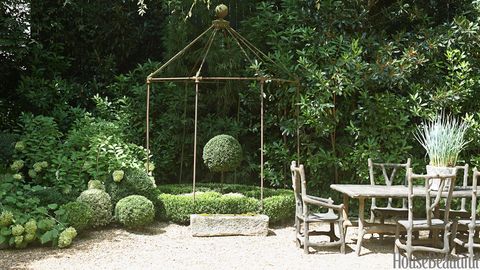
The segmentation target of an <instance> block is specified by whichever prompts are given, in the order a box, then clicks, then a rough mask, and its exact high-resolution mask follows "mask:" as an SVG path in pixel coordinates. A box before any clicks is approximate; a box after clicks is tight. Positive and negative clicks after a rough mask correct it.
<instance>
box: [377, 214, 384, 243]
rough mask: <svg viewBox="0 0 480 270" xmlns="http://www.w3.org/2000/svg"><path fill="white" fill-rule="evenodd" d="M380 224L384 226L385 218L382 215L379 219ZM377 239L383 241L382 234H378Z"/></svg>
mask: <svg viewBox="0 0 480 270" xmlns="http://www.w3.org/2000/svg"><path fill="white" fill-rule="evenodd" d="M380 224H382V225H384V224H385V216H383V215H382V216H381V217H380ZM378 237H379V238H380V240H383V233H379V234H378Z"/></svg>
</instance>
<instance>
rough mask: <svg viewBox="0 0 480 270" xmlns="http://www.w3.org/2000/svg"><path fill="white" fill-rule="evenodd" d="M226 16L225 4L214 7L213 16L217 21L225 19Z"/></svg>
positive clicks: (226, 8)
mask: <svg viewBox="0 0 480 270" xmlns="http://www.w3.org/2000/svg"><path fill="white" fill-rule="evenodd" d="M227 15H228V7H227V6H226V5H225V4H220V5H218V6H217V7H215V16H216V17H217V19H225V17H227Z"/></svg>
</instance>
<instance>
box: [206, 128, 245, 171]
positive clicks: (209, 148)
mask: <svg viewBox="0 0 480 270" xmlns="http://www.w3.org/2000/svg"><path fill="white" fill-rule="evenodd" d="M203 161H204V162H205V165H207V167H208V169H210V170H211V171H212V172H228V171H233V170H235V169H236V168H237V167H238V166H239V165H240V162H241V161H242V146H241V145H240V143H239V142H238V141H237V140H236V139H235V138H233V137H232V136H230V135H225V134H222V135H217V136H215V137H213V138H212V139H210V141H208V142H207V144H205V147H204V148H203Z"/></svg>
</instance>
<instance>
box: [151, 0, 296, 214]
mask: <svg viewBox="0 0 480 270" xmlns="http://www.w3.org/2000/svg"><path fill="white" fill-rule="evenodd" d="M220 6H221V5H220ZM223 7H224V8H225V9H227V8H226V6H223ZM215 11H216V13H217V18H218V19H216V20H214V21H213V22H212V25H211V26H210V27H209V28H208V29H207V30H205V31H204V32H203V33H201V34H200V35H199V36H197V37H196V38H195V39H194V40H192V41H191V42H190V43H189V44H188V45H187V46H185V47H184V48H183V49H182V50H180V51H179V52H178V53H177V54H175V55H174V56H173V57H172V58H170V59H169V60H168V61H167V62H165V63H164V64H163V65H162V66H161V67H160V68H158V69H157V70H155V71H154V72H152V73H151V74H150V75H148V76H147V79H146V83H147V100H146V148H147V171H148V169H149V168H150V167H149V166H150V164H149V163H150V90H151V84H153V83H159V82H194V83H195V120H194V122H195V124H194V125H195V127H194V142H193V183H192V185H193V186H192V193H193V200H194V202H195V185H196V164H197V122H198V95H199V84H200V82H202V81H257V82H259V84H260V201H261V207H262V208H263V188H264V85H265V83H268V82H277V83H288V84H294V85H295V86H296V88H297V91H296V92H297V97H298V94H299V87H298V86H299V82H298V80H291V79H281V78H274V77H267V76H257V77H202V76H200V73H201V71H202V67H203V65H204V63H205V60H206V58H207V55H208V53H209V51H210V47H211V45H212V43H213V40H214V38H215V36H216V34H217V32H219V31H224V33H226V34H228V35H230V36H231V37H232V38H233V40H235V43H236V44H237V46H238V47H239V48H240V50H241V51H242V53H243V54H244V55H245V57H246V59H247V60H248V61H249V62H250V63H251V64H253V63H254V60H253V59H252V58H251V57H249V55H248V54H247V51H248V52H250V53H252V54H253V56H254V57H255V60H260V61H262V62H269V63H270V64H274V65H276V66H277V67H280V68H282V69H284V70H286V71H287V73H289V72H288V70H287V69H286V68H285V67H284V66H280V65H278V64H277V63H275V62H274V61H273V60H272V59H271V58H270V57H268V56H267V55H266V54H264V53H263V52H262V51H261V50H259V49H258V48H256V47H255V46H254V45H253V44H252V43H250V42H249V41H248V40H247V39H246V38H244V37H243V36H241V35H240V34H239V33H238V32H237V31H235V30H234V29H233V28H232V27H230V23H229V22H228V21H226V20H224V17H225V16H226V15H227V12H226V11H225V10H223V11H224V12H218V7H217V9H216V10H215ZM209 32H211V34H210V36H209V38H208V41H207V43H206V45H205V47H204V51H205V54H204V55H203V57H202V60H201V64H200V66H199V68H198V70H197V72H196V73H195V75H194V76H186V77H156V75H157V74H159V73H160V72H161V71H163V70H164V69H165V68H166V67H167V66H168V65H170V64H171V63H172V62H173V61H175V60H176V59H178V58H180V56H182V55H183V54H184V53H185V52H186V51H187V50H188V49H189V48H190V47H192V45H194V44H195V43H197V42H198V41H199V40H200V39H201V38H202V37H204V36H205V35H207V33H209ZM152 88H153V86H152ZM296 115H297V117H298V106H297V111H296ZM296 143H297V159H298V158H299V156H300V147H299V129H298V125H297V142H296Z"/></svg>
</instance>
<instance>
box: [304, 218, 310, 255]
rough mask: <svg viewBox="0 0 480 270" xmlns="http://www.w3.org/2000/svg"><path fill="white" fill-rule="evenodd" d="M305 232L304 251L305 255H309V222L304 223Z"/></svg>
mask: <svg viewBox="0 0 480 270" xmlns="http://www.w3.org/2000/svg"><path fill="white" fill-rule="evenodd" d="M303 232H304V237H303V239H304V240H303V251H304V252H305V254H308V246H309V242H308V241H309V239H308V234H309V224H308V222H306V221H304V222H303Z"/></svg>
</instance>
